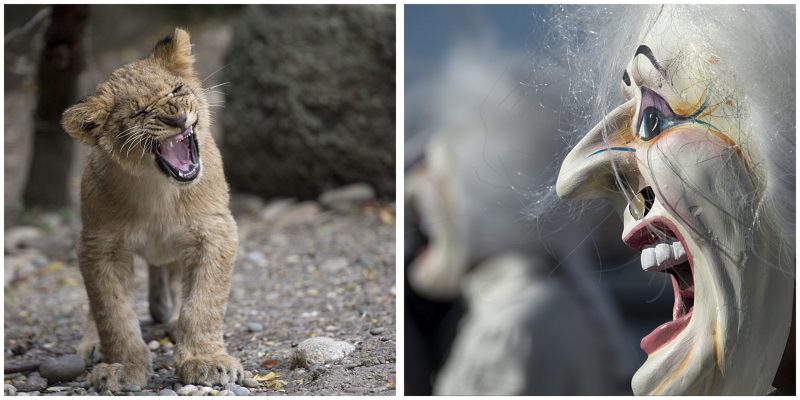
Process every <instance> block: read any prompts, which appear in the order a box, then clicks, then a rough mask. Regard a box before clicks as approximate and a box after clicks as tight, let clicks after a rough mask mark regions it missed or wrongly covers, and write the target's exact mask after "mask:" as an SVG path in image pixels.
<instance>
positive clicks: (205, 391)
mask: <svg viewBox="0 0 800 400" xmlns="http://www.w3.org/2000/svg"><path fill="white" fill-rule="evenodd" d="M213 390H214V389H212V388H210V387H208V386H200V388H198V389H197V391H198V392H200V394H199V396H205V395H207V394H209V393H211V392H212V391H213Z"/></svg>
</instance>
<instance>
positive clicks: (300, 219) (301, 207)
mask: <svg viewBox="0 0 800 400" xmlns="http://www.w3.org/2000/svg"><path fill="white" fill-rule="evenodd" d="M319 212H320V209H319V205H318V204H317V203H316V202H314V201H304V202H302V203H297V204H296V205H294V206H292V207H291V208H289V209H288V210H287V211H286V213H284V214H283V215H281V216H280V218H278V219H277V220H276V221H275V226H276V227H286V226H294V225H301V224H308V223H310V222H313V221H314V219H315V218H316V217H317V215H319Z"/></svg>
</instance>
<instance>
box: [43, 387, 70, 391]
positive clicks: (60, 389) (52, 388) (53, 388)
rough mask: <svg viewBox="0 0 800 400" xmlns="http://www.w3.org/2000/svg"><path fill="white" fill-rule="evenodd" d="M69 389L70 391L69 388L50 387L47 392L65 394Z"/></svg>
mask: <svg viewBox="0 0 800 400" xmlns="http://www.w3.org/2000/svg"><path fill="white" fill-rule="evenodd" d="M68 389H70V387H69V386H50V387H49V388H47V389H45V390H47V391H48V392H63V391H65V390H68Z"/></svg>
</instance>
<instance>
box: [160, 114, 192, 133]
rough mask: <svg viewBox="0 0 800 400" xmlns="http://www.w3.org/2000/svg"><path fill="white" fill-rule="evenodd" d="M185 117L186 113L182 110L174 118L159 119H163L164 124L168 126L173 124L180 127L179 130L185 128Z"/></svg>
mask: <svg viewBox="0 0 800 400" xmlns="http://www.w3.org/2000/svg"><path fill="white" fill-rule="evenodd" d="M186 118H187V117H186V113H185V112H182V113H180V115H178V116H177V117H175V118H163V119H161V121H163V122H164V123H165V124H167V125H169V126H174V127H176V128H180V129H181V130H184V129H186Z"/></svg>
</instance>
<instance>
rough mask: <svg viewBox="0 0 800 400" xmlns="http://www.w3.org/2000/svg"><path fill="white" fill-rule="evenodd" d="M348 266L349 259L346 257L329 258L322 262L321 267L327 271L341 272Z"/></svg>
mask: <svg viewBox="0 0 800 400" xmlns="http://www.w3.org/2000/svg"><path fill="white" fill-rule="evenodd" d="M345 268H347V259H346V258H344V257H336V258H329V259H327V260H325V261H323V262H322V264H321V265H320V266H319V269H321V270H322V271H325V272H330V273H334V272H339V271H342V270H344V269H345Z"/></svg>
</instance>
